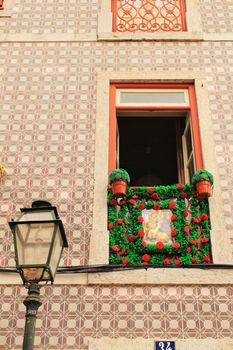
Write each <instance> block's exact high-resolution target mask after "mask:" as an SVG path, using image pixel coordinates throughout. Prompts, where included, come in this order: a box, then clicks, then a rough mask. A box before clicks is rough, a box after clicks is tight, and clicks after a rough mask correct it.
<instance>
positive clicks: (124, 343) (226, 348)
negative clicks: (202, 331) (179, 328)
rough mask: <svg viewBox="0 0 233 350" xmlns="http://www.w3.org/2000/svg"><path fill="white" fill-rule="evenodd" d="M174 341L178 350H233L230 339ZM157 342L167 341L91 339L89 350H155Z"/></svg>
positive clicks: (158, 339) (232, 343)
mask: <svg viewBox="0 0 233 350" xmlns="http://www.w3.org/2000/svg"><path fill="white" fill-rule="evenodd" d="M172 340H173V341H175V342H176V350H197V349H205V350H232V349H233V340H232V339H230V338H225V339H213V338H207V339H195V338H194V339H193V338H192V339H182V340H181V339H176V338H173V339H172ZM155 341H166V339H163V338H162V339H161V338H159V337H158V338H155V339H143V338H137V339H128V338H120V339H111V338H105V337H103V338H101V339H93V338H89V339H88V343H89V347H88V349H89V350H118V349H121V350H141V349H143V350H153V349H154V342H155ZM167 341H171V339H167Z"/></svg>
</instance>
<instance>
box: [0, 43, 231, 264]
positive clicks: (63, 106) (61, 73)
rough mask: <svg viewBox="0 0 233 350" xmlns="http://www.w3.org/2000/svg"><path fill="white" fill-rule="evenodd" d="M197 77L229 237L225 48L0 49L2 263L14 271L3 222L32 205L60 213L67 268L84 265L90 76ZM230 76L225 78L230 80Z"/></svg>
mask: <svg viewBox="0 0 233 350" xmlns="http://www.w3.org/2000/svg"><path fill="white" fill-rule="evenodd" d="M174 67H176V69H177V70H178V71H183V72H185V71H187V70H194V71H200V67H201V70H203V71H204V72H205V73H206V75H207V79H208V89H209V98H210V107H211V113H212V114H211V115H212V119H213V126H214V140H215V145H216V157H217V161H218V163H219V168H220V173H221V183H220V184H221V188H222V196H223V200H224V210H225V223H226V228H227V229H228V231H229V232H233V219H232V214H231V213H232V210H233V205H232V189H233V165H232V164H233V152H232V151H233V126H232V125H233V124H232V109H233V99H232V95H233V88H232V86H233V75H232V71H233V50H232V43H150V42H145V43H137V42H134V43H124V42H121V43H117V42H116V43H82V44H78V43H73V44H72V43H70V44H66V43H61V44H53V43H50V44H43V43H38V44H35V43H34V44H31V43H27V44H20V43H15V44H7V43H5V44H2V45H1V50H0V85H1V89H0V105H1V123H0V154H1V159H0V161H1V162H3V164H4V165H5V166H6V167H7V169H8V175H7V176H6V177H5V179H4V180H3V181H2V183H1V184H0V186H1V193H0V252H1V258H0V260H1V265H2V266H7V265H11V266H12V265H14V260H13V252H12V249H13V247H12V241H11V234H10V232H9V230H8V227H7V220H8V219H10V218H11V217H14V216H15V214H16V211H17V210H18V209H19V208H20V207H23V206H30V204H31V201H32V200H35V199H37V198H47V199H48V200H50V201H51V202H52V203H53V204H54V205H56V206H58V210H59V213H60V215H61V218H62V220H63V221H64V223H65V226H66V232H67V235H68V237H69V242H70V247H69V250H68V253H66V255H65V256H64V263H65V264H67V265H70V264H73V265H76V264H78V263H80V262H81V263H87V261H88V247H89V237H90V232H91V225H92V204H93V203H92V200H93V198H92V196H93V195H92V189H93V168H94V140H95V114H96V73H97V71H127V70H128V71H136V70H139V71H150V70H157V71H163V70H169V69H171V70H174ZM229 73H230V74H229Z"/></svg>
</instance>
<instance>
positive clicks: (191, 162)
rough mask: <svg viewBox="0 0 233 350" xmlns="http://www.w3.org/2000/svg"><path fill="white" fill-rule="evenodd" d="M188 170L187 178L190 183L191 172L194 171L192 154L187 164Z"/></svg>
mask: <svg viewBox="0 0 233 350" xmlns="http://www.w3.org/2000/svg"><path fill="white" fill-rule="evenodd" d="M188 170H189V179H190V183H191V180H192V176H193V174H194V172H195V169H194V161H193V156H192V158H191V159H190V162H189V166H188Z"/></svg>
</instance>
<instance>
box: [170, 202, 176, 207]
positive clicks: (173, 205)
mask: <svg viewBox="0 0 233 350" xmlns="http://www.w3.org/2000/svg"><path fill="white" fill-rule="evenodd" d="M175 206H176V203H175V202H171V203H169V204H168V208H169V209H173V208H175Z"/></svg>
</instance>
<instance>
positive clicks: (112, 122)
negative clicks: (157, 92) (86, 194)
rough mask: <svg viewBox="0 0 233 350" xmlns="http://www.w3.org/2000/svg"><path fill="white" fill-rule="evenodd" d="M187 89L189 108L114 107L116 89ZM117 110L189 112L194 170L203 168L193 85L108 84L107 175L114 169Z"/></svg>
mask: <svg viewBox="0 0 233 350" xmlns="http://www.w3.org/2000/svg"><path fill="white" fill-rule="evenodd" d="M149 88H151V89H156V88H157V89H187V90H188V94H189V101H190V106H189V107H186V106H185V107H183V106H153V107H152V106H121V107H119V106H118V107H117V106H116V90H117V89H141V90H142V89H149ZM119 110H154V111H162V110H167V111H169V110H171V111H174V110H176V111H187V112H190V118H191V126H192V135H193V148H194V158H195V164H196V169H197V170H199V169H202V168H203V165H204V164H203V155H202V147H201V138H200V127H199V120H198V111H197V102H196V95H195V88H194V85H193V84H146V83H145V84H132V83H130V84H127V83H122V84H118V83H111V84H110V116H109V167H108V168H109V173H110V172H111V171H112V170H113V169H115V168H116V141H117V140H116V128H117V111H119Z"/></svg>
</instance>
